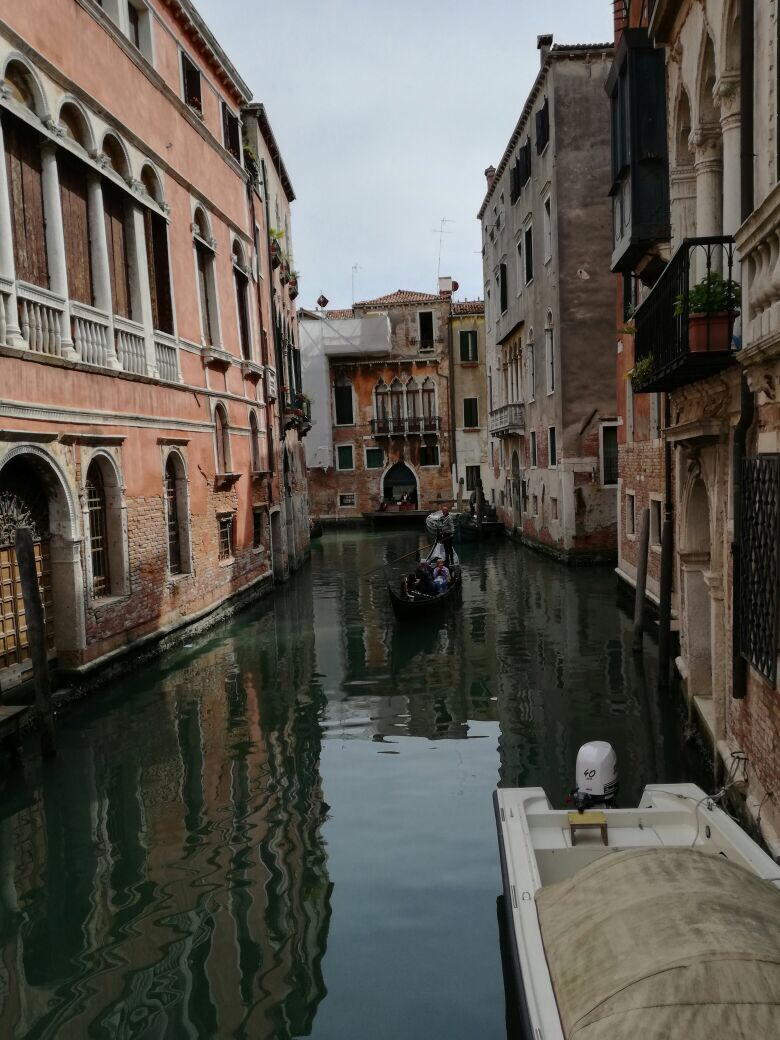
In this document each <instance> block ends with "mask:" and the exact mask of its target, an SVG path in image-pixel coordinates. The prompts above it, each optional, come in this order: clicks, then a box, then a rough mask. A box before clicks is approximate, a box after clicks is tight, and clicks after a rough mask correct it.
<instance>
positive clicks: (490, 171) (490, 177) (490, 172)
mask: <svg viewBox="0 0 780 1040" xmlns="http://www.w3.org/2000/svg"><path fill="white" fill-rule="evenodd" d="M495 176H496V168H495V166H488V168H487V169H486V170H485V178H486V180H487V190H488V191H490V189H491V188H492V187H493V181H494V179H495Z"/></svg>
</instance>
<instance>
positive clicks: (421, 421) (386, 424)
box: [371, 415, 441, 437]
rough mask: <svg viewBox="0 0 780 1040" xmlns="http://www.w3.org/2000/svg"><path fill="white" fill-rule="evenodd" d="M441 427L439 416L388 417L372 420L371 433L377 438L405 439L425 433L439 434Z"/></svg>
mask: <svg viewBox="0 0 780 1040" xmlns="http://www.w3.org/2000/svg"><path fill="white" fill-rule="evenodd" d="M440 425H441V420H440V418H439V416H438V415H402V416H393V417H390V416H387V417H384V418H381V419H372V420H371V432H372V433H373V435H374V436H375V437H403V436H405V435H407V434H409V435H412V436H413V435H419V434H425V433H437V432H438V430H439V428H440Z"/></svg>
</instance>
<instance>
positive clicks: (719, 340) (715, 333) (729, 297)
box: [674, 271, 740, 352]
mask: <svg viewBox="0 0 780 1040" xmlns="http://www.w3.org/2000/svg"><path fill="white" fill-rule="evenodd" d="M739 302H740V287H739V283H738V282H735V281H734V280H733V279H732V278H724V277H723V276H722V275H721V274H719V273H718V272H717V271H710V272H709V273H708V274H707V275H706V277H704V278H702V280H701V281H700V282H698V283H697V284H696V285H694V286H693V287H692V288H691V289H689V290H688V300H687V304H688V306H687V310H688V349H689V350H690V351H693V352H702V351H707V350H709V351H727V350H728V349H729V347H730V345H731V333H732V331H733V328H734V319H735V318H736V316H737V313H738V312H737V307H738V305H739ZM685 304H686V300H685V295H684V294H683V293H680V295H679V296H678V297H677V299H676V300H675V303H674V313H675V315H677V317H680V315H682V314H684V313H685Z"/></svg>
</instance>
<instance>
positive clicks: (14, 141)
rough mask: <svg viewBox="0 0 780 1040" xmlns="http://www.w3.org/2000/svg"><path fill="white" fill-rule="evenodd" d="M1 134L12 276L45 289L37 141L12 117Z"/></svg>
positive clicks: (41, 196)
mask: <svg viewBox="0 0 780 1040" xmlns="http://www.w3.org/2000/svg"><path fill="white" fill-rule="evenodd" d="M3 131H4V137H5V158H6V168H7V171H8V186H9V192H10V196H11V198H10V202H11V226H12V234H13V245H14V263H15V266H16V277H17V278H18V279H19V280H20V281H23V282H29V283H30V284H31V285H39V286H41V287H43V288H44V289H48V288H49V265H48V258H47V255H46V223H45V220H44V215H43V175H42V170H41V142H40V138H39V137H38V135H37V134H36V133H35V132H34V131H33V130H29V129H28V128H27V127H25V126H23V125H22V124H21V123H20V122H19V121H18V120H16V119H14V118H13V117H7V118H4V120H3Z"/></svg>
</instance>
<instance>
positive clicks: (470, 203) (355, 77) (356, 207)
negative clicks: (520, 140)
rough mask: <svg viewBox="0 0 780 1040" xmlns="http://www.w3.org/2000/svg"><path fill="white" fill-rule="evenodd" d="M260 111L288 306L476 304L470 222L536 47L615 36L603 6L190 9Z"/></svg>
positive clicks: (478, 278) (475, 233)
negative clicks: (273, 175) (401, 297)
mask: <svg viewBox="0 0 780 1040" xmlns="http://www.w3.org/2000/svg"><path fill="white" fill-rule="evenodd" d="M196 3H197V6H198V9H199V10H200V12H201V14H202V15H203V16H204V18H205V19H206V21H207V22H208V24H209V26H210V27H211V29H212V30H213V31H214V33H215V35H216V36H217V38H218V40H219V41H220V43H221V44H222V46H223V47H224V48H225V50H226V51H227V53H228V55H229V57H230V58H231V60H232V62H233V64H234V65H235V66H236V68H237V69H238V71H239V73H240V74H241V76H242V77H243V78H244V80H245V81H246V82H247V83H248V84H249V86H250V88H251V89H252V91H253V93H254V96H255V99H256V100H258V101H262V102H264V103H265V105H266V108H267V110H268V114H269V118H270V120H271V126H272V127H273V130H274V134H275V135H276V139H277V141H278V142H279V146H280V148H281V150H282V155H283V157H284V161H285V165H286V166H287V170H288V172H289V174H290V179H291V180H292V183H293V187H294V189H295V193H296V196H297V198H296V201H295V203H294V204H293V217H292V238H293V247H294V254H295V267H296V268H297V269H298V270H299V271H300V274H301V277H300V296H299V298H298V303H299V304H302V305H304V306H313V305H314V301H315V300H316V298H317V296H319V294H320V293H321V292H324V293H325V295H326V296H327V297H328V299H329V300H330V306H331V307H347V306H349V305H350V304H351V303H352V267H353V264H358V265H359V270H357V271H356V272H355V276H354V277H355V297H356V299H368V298H371V297H373V296H379V295H382V294H384V293H386V292H392V291H394V290H395V289H415V290H419V291H422V292H435V291H436V274H437V262H438V251H439V235H438V228H439V226H440V221H441V218H442V217H446V218H448V220H451V221H452V223H448V224H445V225H444V227H445V230H446V232H447V234H445V235H444V236H443V237H442V239H441V242H442V256H441V273H442V274H450V275H452V277H453V278H455V279H456V280H457V281H458V282H459V283H460V291H459V292H458V294H457V295H458V298H460V299H464V298H469V299H474V298H475V297H476V296H481V295H482V288H481V287H482V259H481V257H480V255H479V249H480V237H479V224H478V222H477V220H476V214H477V211H478V209H479V207H480V204H481V202H482V199H483V196H484V193H485V177H484V170H485V167H486V166H489V165H490V164H491V163H493V164H494V165H496V164H497V163H498V161H499V159H500V158H501V155H502V153H503V150H504V148H505V146H506V143H507V141H508V140H509V136H510V134H511V132H512V130H513V128H514V125H515V122H516V121H517V117H518V115H519V114H520V110H521V108H522V105H523V102H524V101H525V99H526V96H527V94H528V91H529V89H530V87H531V85H532V83H533V80H534V77H535V76H536V73H537V71H538V68H539V54H538V51H537V50H536V37H537V35H538V34H540V33H553V34H554V36H555V42H556V43H586V42H587V43H595V42H603V41H605V40H611V39H612V15H611V11H612V3H611V0H547V2H546V3H545V2H542V3H538V2H532V0H447V2H444V0H385V2H383V3H380V2H379V0H287V2H285V3H271V2H268V0H196Z"/></svg>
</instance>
